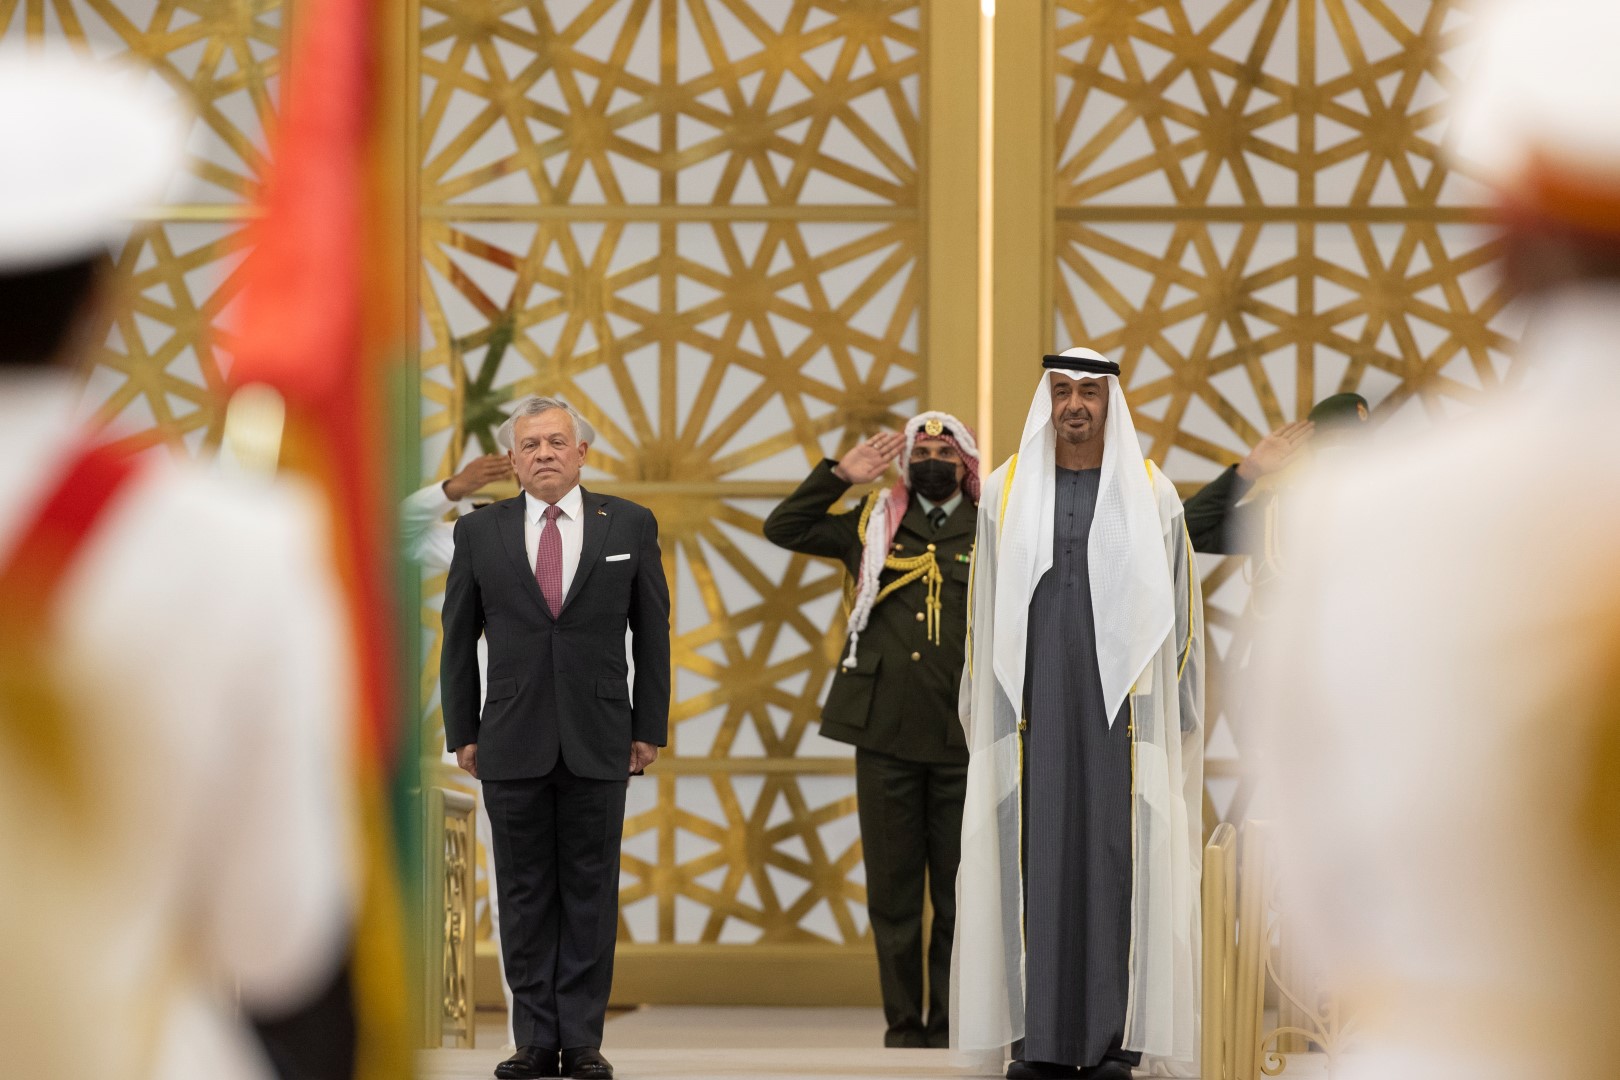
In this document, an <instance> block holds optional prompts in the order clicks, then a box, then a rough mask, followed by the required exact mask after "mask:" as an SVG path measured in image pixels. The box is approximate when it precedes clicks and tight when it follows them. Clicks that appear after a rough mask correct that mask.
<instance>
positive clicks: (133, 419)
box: [85, 221, 247, 454]
mask: <svg viewBox="0 0 1620 1080" xmlns="http://www.w3.org/2000/svg"><path fill="white" fill-rule="evenodd" d="M246 255H247V252H246V248H245V247H244V246H243V243H242V236H241V226H239V225H232V224H219V223H212V222H180V221H168V222H161V223H155V224H151V225H146V226H142V227H141V228H140V229H138V230H136V232H135V233H134V235H133V236H131V237H130V239H129V240H128V241H127V242H126V243H125V244H124V245H123V246H122V249H121V250H120V251H119V252H118V254H117V256H116V258H115V261H114V268H115V269H114V287H115V288H116V289H117V290H118V292H117V296H118V302H117V304H116V305H115V308H114V313H113V320H112V327H111V330H110V331H109V333H108V337H107V340H106V342H105V343H104V344H103V345H102V346H101V348H100V349H98V350H97V351H96V352H95V353H94V354H93V356H92V360H93V366H92V367H91V369H90V373H89V376H88V379H87V381H86V384H85V396H86V400H87V401H88V403H90V404H91V405H92V406H93V407H94V408H95V414H96V417H97V418H98V419H99V420H101V421H105V422H106V423H108V424H110V425H112V428H113V429H114V430H116V431H121V432H139V431H148V430H152V429H156V430H157V431H159V432H161V433H162V434H163V436H164V437H165V438H166V439H167V440H168V441H169V442H170V443H171V444H173V445H175V446H177V447H178V446H183V447H184V448H185V449H186V450H187V451H189V452H190V453H192V454H198V453H201V452H202V451H203V450H204V449H205V447H210V446H213V445H217V443H218V441H219V435H220V429H221V426H222V424H223V423H224V411H223V401H224V398H223V393H224V382H225V373H226V371H227V370H228V369H229V362H230V361H229V355H228V351H227V346H228V335H227V334H226V333H225V332H224V331H223V330H221V329H219V327H220V324H222V323H224V322H226V321H227V320H228V317H229V312H230V308H231V304H232V302H233V301H234V300H235V299H236V297H237V295H238V294H239V282H240V273H239V272H240V268H241V265H242V262H243V261H244V260H245V258H246Z"/></svg>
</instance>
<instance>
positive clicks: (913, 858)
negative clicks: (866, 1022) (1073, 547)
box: [765, 412, 979, 1046]
mask: <svg viewBox="0 0 1620 1080" xmlns="http://www.w3.org/2000/svg"><path fill="white" fill-rule="evenodd" d="M897 456H898V457H900V459H901V460H902V461H904V462H905V463H906V465H905V467H904V468H903V469H902V471H901V473H900V478H899V480H898V481H897V482H896V483H895V484H894V485H892V486H891V487H889V488H888V489H887V490H885V491H874V492H872V493H871V494H870V495H868V496H867V497H866V499H865V500H864V501H863V502H862V503H861V507H860V509H859V510H858V511H854V512H850V513H835V512H832V506H833V504H834V503H836V502H838V500H839V499H841V498H843V497H844V495H845V493H846V492H848V491H849V489H850V486H851V485H853V484H867V483H871V482H872V481H873V480H876V479H877V478H878V477H880V476H882V475H883V473H884V472H886V471H887V470H888V468H889V464H890V462H891V461H893V460H894V459H895V458H896V457H897ZM978 495H979V449H978V446H977V445H976V444H975V442H974V439H973V433H972V431H970V430H969V429H968V427H967V425H965V424H963V423H962V422H961V421H960V420H958V419H957V418H956V417H954V416H951V415H950V414H949V413H942V412H927V413H923V414H922V415H920V416H916V417H913V418H912V419H911V421H910V422H909V423H907V424H906V429H905V433H904V434H903V435H895V434H882V435H876V436H874V437H872V438H871V439H869V440H867V441H866V442H864V443H861V444H860V445H858V446H856V447H855V448H854V449H853V450H851V451H850V452H849V453H848V454H845V455H844V457H843V459H842V460H841V461H838V462H836V463H834V462H832V461H830V460H829V461H824V462H822V463H821V464H820V465H818V466H817V467H816V470H815V471H814V472H812V473H811V474H810V476H809V477H808V478H807V479H806V480H805V481H804V483H802V484H800V485H799V489H798V490H797V491H795V492H794V493H793V494H792V495H790V496H788V498H787V499H786V500H785V501H783V503H782V504H781V505H780V506H778V507H777V508H776V509H775V510H773V511H772V512H771V516H770V517H769V518H767V519H766V521H765V538H766V539H767V540H770V541H771V542H772V543H774V544H777V545H779V546H781V547H785V548H787V549H789V550H790V551H797V552H801V553H803V554H806V555H823V556H826V557H828V558H833V559H837V560H838V561H839V562H841V563H843V564H844V568H845V570H847V571H848V572H849V576H850V580H851V581H852V582H853V591H852V598H851V602H850V613H849V640H848V644H847V645H846V647H845V649H844V651H843V657H842V660H841V662H840V663H839V665H838V670H837V671H836V672H835V673H834V675H833V682H832V688H831V689H830V690H829V691H828V693H827V703H826V704H825V705H824V706H823V707H822V711H821V733H822V734H823V735H825V736H827V737H828V738H829V739H837V740H838V741H839V742H845V743H851V744H853V745H854V746H855V784H856V794H857V797H858V799H859V804H860V821H861V845H862V850H863V851H864V853H865V858H866V896H867V909H868V911H869V912H870V914H871V921H872V937H873V939H874V940H875V942H876V944H877V954H878V974H879V977H880V979H881V981H882V988H883V1010H884V1013H885V1015H886V1017H887V1020H888V1033H887V1035H885V1037H884V1044H885V1045H886V1046H947V1045H949V1040H950V1028H949V1023H950V1008H949V1001H950V997H949V986H950V971H951V940H952V934H953V932H954V928H955V922H956V919H955V912H956V892H955V889H956V865H957V862H958V859H959V857H960V847H959V845H960V841H961V831H962V798H963V794H964V792H965V791H966V783H967V744H966V741H965V740H964V739H963V737H962V728H961V724H960V723H959V722H958V721H957V719H956V698H957V691H958V687H959V685H960V681H961V675H962V657H963V646H964V637H965V629H966V616H967V585H968V580H969V577H970V571H971V569H972V560H973V522H974V518H975V515H976V513H977V509H978ZM925 878H926V883H927V886H928V894H929V898H930V900H931V902H932V905H933V909H934V921H933V929H932V931H931V933H930V936H929V943H928V957H927V971H928V1011H927V1014H926V1016H925V1015H924V1012H923V1005H924V1003H923V969H924V960H923V891H924V883H925Z"/></svg>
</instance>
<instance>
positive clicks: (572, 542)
mask: <svg viewBox="0 0 1620 1080" xmlns="http://www.w3.org/2000/svg"><path fill="white" fill-rule="evenodd" d="M550 505H551V504H550V503H547V502H542V501H541V500H539V499H537V498H535V497H534V496H533V495H530V494H529V493H528V492H527V491H525V492H524V493H523V549H524V550H525V551H527V552H528V554H529V569H530V570H531V571H532V570H533V569H534V564H535V560H536V559H537V558H539V556H540V530H541V528H542V527H544V525H545V523H546V520H545V517H544V514H545V512H546V507H548V506H550ZM557 505H558V506H559V507H561V508H562V513H561V514H560V515H559V516H558V518H557V528H558V529H559V530H561V532H562V557H563V567H562V570H563V573H562V592H563V596H565V597H566V596H567V595H568V589H569V586H571V585H573V583H574V571H575V570H578V569H579V553H580V549H581V548H583V547H584V546H585V516H584V515H585V495H584V493H583V492H581V491H580V489H579V485H578V484H575V485H574V486H573V487H571V488H569V489H568V494H566V495H564V496H563V497H562V498H560V499H558V500H557Z"/></svg>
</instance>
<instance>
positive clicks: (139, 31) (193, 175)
mask: <svg viewBox="0 0 1620 1080" xmlns="http://www.w3.org/2000/svg"><path fill="white" fill-rule="evenodd" d="M282 14H283V6H282V4H281V3H280V2H279V0H222V2H213V0H116V2H115V0H0V48H5V47H11V46H17V45H21V44H24V43H31V44H39V43H45V44H49V45H53V46H57V47H68V48H74V49H78V50H82V51H84V52H87V53H88V54H90V55H92V56H95V57H97V58H99V59H104V60H115V61H116V60H124V61H130V62H134V63H137V64H140V65H142V66H144V67H146V68H148V69H149V70H150V75H149V78H150V79H152V80H154V81H156V82H158V83H159V84H161V85H162V86H163V87H165V88H166V89H167V90H168V91H169V92H171V93H172V94H173V95H174V96H175V97H176V98H178V99H179V100H180V101H181V102H182V103H183V104H184V105H185V107H186V108H187V109H188V110H189V111H190V112H191V113H192V114H193V115H194V116H195V118H196V119H195V122H194V125H193V127H192V132H191V136H190V138H189V140H188V143H187V150H188V155H189V159H188V163H187V165H188V167H187V170H186V172H185V173H184V174H183V175H182V176H180V177H178V178H176V180H175V182H174V184H173V185H172V187H171V188H170V190H169V192H168V194H167V196H166V198H165V199H164V201H163V204H162V205H161V206H158V207H154V208H152V212H151V214H150V217H151V218H152V219H153V220H152V221H151V223H149V224H145V225H142V226H140V227H139V228H137V229H136V231H135V232H134V234H133V235H132V236H131V238H130V239H129V240H128V242H127V243H125V244H124V245H123V246H122V249H121V250H120V251H119V252H118V253H117V254H116V263H115V265H116V273H115V276H114V288H115V290H116V292H115V296H116V303H115V307H114V316H113V325H112V329H111V331H110V333H109V335H108V338H107V340H106V342H104V343H103V345H102V347H101V348H100V349H99V350H97V352H96V353H95V354H94V356H93V357H92V360H93V366H92V368H91V370H90V372H89V375H88V378H87V383H86V388H85V393H86V398H87V403H88V405H89V406H90V407H92V408H93V409H94V411H95V414H96V416H97V417H98V418H100V419H102V420H105V421H107V422H109V423H110V424H112V425H113V426H114V429H115V430H118V431H122V432H141V431H149V430H156V431H158V432H160V433H161V434H162V435H163V436H164V438H165V439H167V440H168V441H169V443H170V444H171V445H173V446H175V447H176V448H181V447H183V448H184V449H185V450H186V451H187V452H190V453H192V454H198V453H202V452H204V451H205V450H206V449H207V448H210V447H212V446H213V445H215V444H217V442H218V439H219V434H220V425H221V423H222V420H223V417H222V414H221V410H220V405H221V402H220V399H219V392H220V390H221V387H222V386H223V382H224V373H225V372H226V370H227V369H228V364H229V358H228V350H227V342H226V341H225V338H226V336H227V335H226V334H225V333H224V332H223V331H222V330H221V326H222V324H223V323H224V322H226V321H227V318H228V309H229V307H230V304H231V302H232V300H233V299H234V298H235V296H236V293H237V282H238V271H239V268H240V265H241V262H242V260H243V258H244V257H245V254H246V249H245V247H244V246H243V232H242V220H243V219H244V218H245V215H246V213H247V206H246V204H247V202H248V201H249V200H250V199H251V198H252V196H253V194H254V192H255V190H256V188H257V185H258V183H259V181H260V179H261V178H262V176H263V174H264V167H265V161H266V152H267V149H266V147H267V143H266V129H267V127H268V125H269V123H270V121H271V118H272V116H273V115H274V106H275V99H276V94H277V92H278V75H279V71H280V50H281V38H282Z"/></svg>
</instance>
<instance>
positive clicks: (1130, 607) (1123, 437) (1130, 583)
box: [995, 349, 1172, 726]
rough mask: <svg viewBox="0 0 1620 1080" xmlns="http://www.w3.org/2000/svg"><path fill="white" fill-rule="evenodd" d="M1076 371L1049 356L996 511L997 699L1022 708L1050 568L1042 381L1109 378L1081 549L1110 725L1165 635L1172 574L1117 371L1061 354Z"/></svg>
mask: <svg viewBox="0 0 1620 1080" xmlns="http://www.w3.org/2000/svg"><path fill="white" fill-rule="evenodd" d="M1060 355H1061V357H1063V358H1066V359H1068V360H1069V361H1070V362H1071V364H1072V366H1068V367H1065V366H1061V361H1059V360H1058V359H1057V358H1048V360H1047V362H1046V364H1045V368H1046V371H1045V372H1044V373H1043V374H1042V376H1041V382H1040V385H1039V386H1038V387H1036V389H1035V399H1034V400H1033V401H1032V402H1030V406H1029V415H1028V416H1027V418H1026V419H1025V420H1024V435H1023V438H1021V439H1020V440H1019V442H1018V466H1017V470H1016V471H1015V472H1014V474H1013V476H1012V482H1011V490H1010V491H1009V492H1008V493H1007V501H1006V509H1005V512H1004V513H1002V515H1001V519H1002V525H1001V549H1000V552H999V554H998V557H997V560H996V627H997V633H996V639H995V670H996V678H997V679H998V680H999V681H1000V683H1001V688H1002V692H1003V693H1005V694H1006V695H1007V696H1008V698H1010V699H1011V700H1013V701H1018V702H1022V701H1023V694H1024V656H1025V645H1026V644H1027V643H1026V641H1025V637H1026V634H1027V631H1028V628H1029V602H1030V599H1031V598H1032V597H1033V596H1034V595H1035V586H1036V585H1038V584H1039V583H1040V580H1041V576H1042V575H1043V574H1045V573H1046V571H1047V570H1049V569H1051V567H1052V526H1053V522H1052V515H1053V512H1054V506H1055V505H1056V495H1055V488H1054V483H1055V478H1056V475H1057V474H1056V469H1057V436H1056V431H1055V430H1054V428H1053V427H1052V401H1051V397H1050V395H1049V392H1048V390H1047V381H1048V379H1049V378H1050V377H1051V375H1052V374H1056V375H1059V376H1063V377H1067V378H1070V379H1074V380H1076V381H1078V380H1080V379H1094V378H1103V379H1106V380H1107V381H1108V417H1107V419H1106V421H1105V422H1104V426H1103V463H1102V482H1101V484H1100V485H1099V487H1098V490H1097V509H1096V513H1095V515H1094V516H1093V518H1092V520H1093V522H1094V523H1095V525H1094V527H1093V528H1092V530H1091V538H1090V541H1089V542H1088V544H1087V548H1086V556H1087V559H1088V561H1089V564H1090V568H1091V606H1092V610H1093V612H1095V614H1096V620H1097V669H1098V670H1099V671H1100V672H1101V673H1102V687H1103V705H1104V707H1105V711H1106V712H1107V715H1108V723H1109V726H1113V723H1114V717H1115V716H1116V715H1117V714H1118V713H1119V708H1120V706H1121V705H1123V704H1124V702H1125V695H1126V693H1127V692H1129V690H1130V689H1131V686H1132V685H1133V684H1134V683H1135V682H1136V677H1137V675H1139V674H1141V672H1142V669H1143V668H1144V667H1146V666H1147V663H1148V660H1149V659H1151V658H1152V656H1153V653H1154V652H1155V651H1156V650H1157V649H1158V647H1159V645H1160V644H1161V643H1162V642H1163V641H1164V639H1165V635H1167V634H1169V633H1170V627H1171V619H1172V614H1171V599H1172V595H1171V590H1170V571H1169V569H1168V567H1167V566H1166V565H1165V560H1164V544H1163V540H1162V530H1161V527H1160V522H1159V511H1158V503H1157V500H1156V497H1155V495H1154V485H1153V478H1152V476H1151V475H1150V474H1149V472H1148V466H1147V463H1146V461H1145V460H1144V459H1143V457H1142V447H1141V444H1140V443H1139V442H1138V441H1137V438H1136V425H1135V424H1133V423H1132V422H1131V410H1130V406H1129V405H1127V404H1126V402H1125V391H1124V390H1123V389H1121V388H1120V385H1119V365H1117V364H1114V363H1112V362H1110V361H1109V360H1107V359H1106V358H1105V357H1103V355H1102V354H1101V353H1098V352H1094V351H1093V350H1091V349H1070V350H1068V351H1067V352H1065V353H1062V354H1060Z"/></svg>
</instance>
